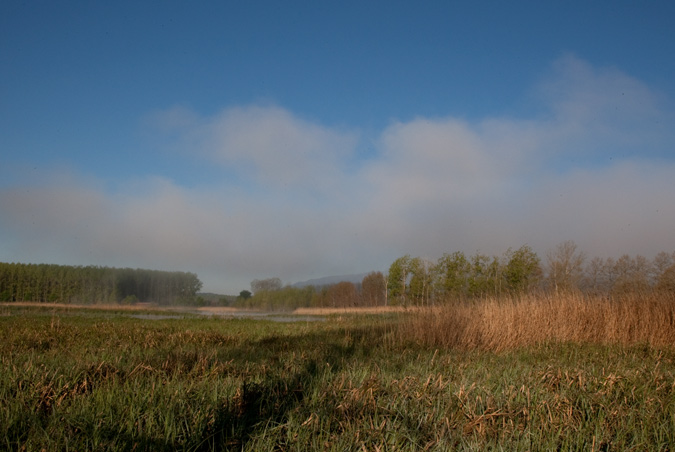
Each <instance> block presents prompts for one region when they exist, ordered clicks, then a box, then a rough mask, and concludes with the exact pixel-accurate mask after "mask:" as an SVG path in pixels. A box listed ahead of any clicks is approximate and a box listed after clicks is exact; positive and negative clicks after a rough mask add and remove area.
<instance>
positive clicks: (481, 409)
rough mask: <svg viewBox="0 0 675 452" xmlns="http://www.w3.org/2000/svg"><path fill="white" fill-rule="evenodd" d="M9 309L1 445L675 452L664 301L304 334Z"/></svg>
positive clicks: (500, 312) (351, 317) (498, 307)
mask: <svg viewBox="0 0 675 452" xmlns="http://www.w3.org/2000/svg"><path fill="white" fill-rule="evenodd" d="M1 309H2V316H0V360H1V363H0V369H1V370H0V438H1V441H2V442H1V443H0V448H2V449H7V450H42V449H46V450H66V449H68V450H251V451H253V450H340V451H343V450H490V449H493V450H497V449H499V450H672V449H673V446H674V445H675V392H674V391H675V387H674V386H675V385H674V381H675V379H674V375H675V350H674V349H673V347H672V344H673V343H674V342H673V340H674V338H675V325H674V324H673V311H674V310H675V300H673V298H672V297H670V298H668V297H667V296H663V295H660V296H651V297H645V298H637V297H634V298H627V299H624V300H615V301H607V300H605V299H601V298H598V299H595V300H590V299H581V298H575V297H558V298H550V299H534V298H520V299H517V298H510V299H506V298H504V299H496V298H495V299H489V300H488V299H486V300H483V301H479V302H476V301H474V302H471V303H470V304H462V305H454V306H446V307H444V308H442V309H421V310H415V311H403V312H387V313H383V314H378V315H357V314H348V313H347V312H345V313H342V314H340V315H333V316H331V317H329V318H328V320H327V321H325V322H296V323H278V322H270V321H265V320H253V319H222V318H208V317H197V316H195V317H193V318H192V317H184V318H182V319H173V318H158V319H156V320H147V319H139V318H133V317H129V316H121V315H111V313H110V312H108V311H91V310H90V311H88V314H87V315H77V310H75V311H73V310H69V311H68V312H69V313H70V314H69V315H64V312H65V311H64V310H61V309H55V308H51V309H50V308H47V307H44V306H42V307H31V306H13V305H5V306H3V307H2V308H1ZM535 333H536V334H535Z"/></svg>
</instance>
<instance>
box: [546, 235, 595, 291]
mask: <svg viewBox="0 0 675 452" xmlns="http://www.w3.org/2000/svg"><path fill="white" fill-rule="evenodd" d="M585 260H586V256H585V254H584V253H583V252H581V251H579V250H578V247H577V244H576V243H574V241H572V240H567V241H564V242H562V243H560V244H559V245H558V246H556V247H555V249H553V250H551V251H549V252H548V253H547V254H546V261H547V264H548V283H549V286H550V288H551V289H552V290H553V291H554V292H556V293H559V292H569V291H575V290H579V285H580V282H581V278H582V277H583V264H584V261H585Z"/></svg>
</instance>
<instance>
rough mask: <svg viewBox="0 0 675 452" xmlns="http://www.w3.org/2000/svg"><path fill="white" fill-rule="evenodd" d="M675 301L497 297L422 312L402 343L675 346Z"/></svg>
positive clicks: (404, 330)
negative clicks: (410, 341)
mask: <svg viewBox="0 0 675 452" xmlns="http://www.w3.org/2000/svg"><path fill="white" fill-rule="evenodd" d="M674 319H675V296H674V295H673V294H664V293H661V294H649V295H631V296H624V297H620V298H606V297H584V296H582V295H576V294H566V295H558V296H553V295H545V296H532V295H528V296H523V297H520V298H494V299H487V300H481V301H476V302H471V303H460V304H452V305H446V306H444V307H442V308H437V309H432V310H426V311H421V312H418V313H416V314H414V315H413V316H412V317H411V318H410V319H409V320H407V321H405V322H403V324H402V326H401V328H400V330H399V334H400V337H401V338H402V339H410V340H413V341H415V342H419V343H423V344H428V345H433V346H446V347H459V348H482V349H488V350H504V349H511V348H516V347H525V346H532V345H537V344H541V343H546V342H577V343H599V344H613V343H616V344H624V345H630V344H640V343H645V344H649V345H651V346H659V347H662V346H672V345H674V344H675V321H674Z"/></svg>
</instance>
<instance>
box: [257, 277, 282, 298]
mask: <svg viewBox="0 0 675 452" xmlns="http://www.w3.org/2000/svg"><path fill="white" fill-rule="evenodd" d="M279 289H281V279H279V278H267V279H254V280H253V281H251V292H253V293H254V294H255V293H258V292H265V291H272V290H279Z"/></svg>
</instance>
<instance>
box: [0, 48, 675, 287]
mask: <svg viewBox="0 0 675 452" xmlns="http://www.w3.org/2000/svg"><path fill="white" fill-rule="evenodd" d="M532 95H533V96H536V98H537V99H538V101H539V102H540V105H541V108H540V111H541V113H540V114H538V116H536V117H533V118H525V119H523V118H515V117H501V118H500V117H493V118H484V119H483V120H478V121H468V120H463V119H461V118H453V117H446V118H421V117H420V118H417V119H414V120H411V121H408V122H393V123H391V124H390V125H389V126H388V127H386V128H385V129H384V130H382V131H380V132H379V134H378V136H376V137H375V138H374V139H373V140H372V141H371V140H369V139H368V138H366V137H364V136H362V134H361V133H360V132H359V131H358V130H345V129H340V128H333V127H329V126H326V125H322V124H319V123H317V122H312V121H311V120H307V119H303V118H300V117H299V116H297V115H295V114H294V113H293V112H290V111H288V110H285V109H283V108H281V107H278V106H259V105H254V106H239V107H234V108H229V109H226V110H224V111H222V112H221V113H219V114H216V115H213V116H211V117H202V116H200V115H198V114H197V113H195V112H192V111H189V110H186V109H182V108H174V109H171V110H167V111H164V112H159V113H156V114H155V115H153V117H152V120H151V121H149V123H152V125H153V126H152V127H153V129H152V130H153V131H154V133H157V134H161V135H162V136H163V137H164V140H168V141H170V143H171V147H172V152H179V153H181V154H182V155H183V156H184V158H185V159H189V161H190V162H191V163H192V164H194V163H195V162H197V163H198V164H201V165H204V166H205V167H213V166H215V167H218V168H221V169H222V170H223V171H224V172H227V174H235V175H237V177H234V178H223V179H224V180H222V181H219V182H218V183H208V184H207V183H205V184H203V185H201V186H197V187H195V186H187V185H184V184H182V183H181V181H180V180H179V178H178V177H174V176H173V175H171V174H148V176H147V178H146V179H144V180H132V181H129V180H125V181H119V186H120V187H121V186H125V187H126V188H124V189H119V190H114V191H110V190H106V189H105V188H104V184H103V183H97V182H95V181H96V177H97V175H96V174H85V175H80V176H78V175H75V176H73V175H72V174H69V175H67V176H65V175H64V174H61V172H56V171H55V174H52V175H51V177H50V178H49V179H48V180H46V181H45V180H41V181H39V182H38V181H36V180H30V179H26V180H25V181H23V182H17V183H12V184H10V185H7V186H4V187H2V188H0V211H1V212H2V216H0V238H1V239H2V240H1V242H2V245H0V258H2V260H5V261H21V262H53V263H67V264H82V265H86V264H98V265H111V266H130V267H146V268H156V269H166V270H185V271H193V272H196V273H198V274H199V276H200V277H201V279H202V280H203V281H204V282H205V289H206V290H211V291H221V292H227V293H237V292H238V291H239V290H242V289H245V288H247V287H248V283H249V282H250V281H251V280H252V279H254V278H265V277H271V276H278V277H280V278H281V279H282V280H283V281H284V282H293V281H298V280H305V279H310V278H313V277H321V276H325V275H330V274H346V273H357V272H362V271H369V270H372V269H379V270H386V268H387V267H388V265H389V264H390V263H391V261H393V259H395V258H396V257H398V256H400V255H403V254H406V253H410V254H412V255H420V256H426V257H430V258H436V257H439V256H440V255H441V254H442V253H444V252H452V251H456V250H462V251H465V252H468V253H474V252H476V251H480V252H483V253H487V254H501V253H502V252H503V251H504V250H505V249H506V248H508V247H519V246H520V245H523V244H525V243H527V244H529V245H531V246H532V247H533V248H534V249H535V250H536V251H537V252H539V253H540V254H541V255H542V256H543V253H544V252H545V251H546V250H547V249H548V248H552V247H553V246H555V245H556V244H557V243H559V242H561V241H563V240H567V239H572V240H575V241H576V242H577V243H578V244H579V246H580V248H582V249H583V250H584V251H586V252H587V253H588V254H591V255H600V256H616V255H617V254H622V253H629V254H638V253H641V254H644V255H646V256H648V257H650V256H651V255H653V254H656V253H657V252H659V251H673V250H675V234H674V232H675V205H674V203H673V202H672V197H673V188H672V187H673V185H672V181H673V179H674V178H675V159H674V158H673V157H674V156H673V153H672V150H673V146H674V145H675V135H674V133H673V132H672V131H673V130H675V120H674V119H673V118H675V116H674V115H675V112H674V111H673V110H672V109H671V108H669V107H668V106H667V105H665V104H664V103H663V101H662V100H661V99H659V97H658V96H657V94H656V93H654V92H653V91H652V90H650V88H649V87H648V86H646V85H644V84H642V83H641V82H640V81H638V80H635V79H633V78H631V77H629V76H628V75H626V74H623V73H621V72H620V71H618V70H616V69H597V68H593V67H591V66H589V65H588V64H587V63H585V62H583V61H580V60H578V59H576V58H574V57H570V56H567V57H564V58H562V59H560V60H559V61H557V62H556V63H555V64H554V65H553V66H552V69H551V73H550V74H549V75H548V78H547V79H546V80H544V81H543V82H542V83H541V84H540V85H539V86H538V87H535V89H534V90H533V94H532ZM367 146H373V147H374V149H375V153H374V154H372V153H371V154H369V155H368V157H367V158H361V156H360V149H361V148H362V147H367ZM92 181H93V182H92ZM129 187H132V189H130V188H129Z"/></svg>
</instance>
